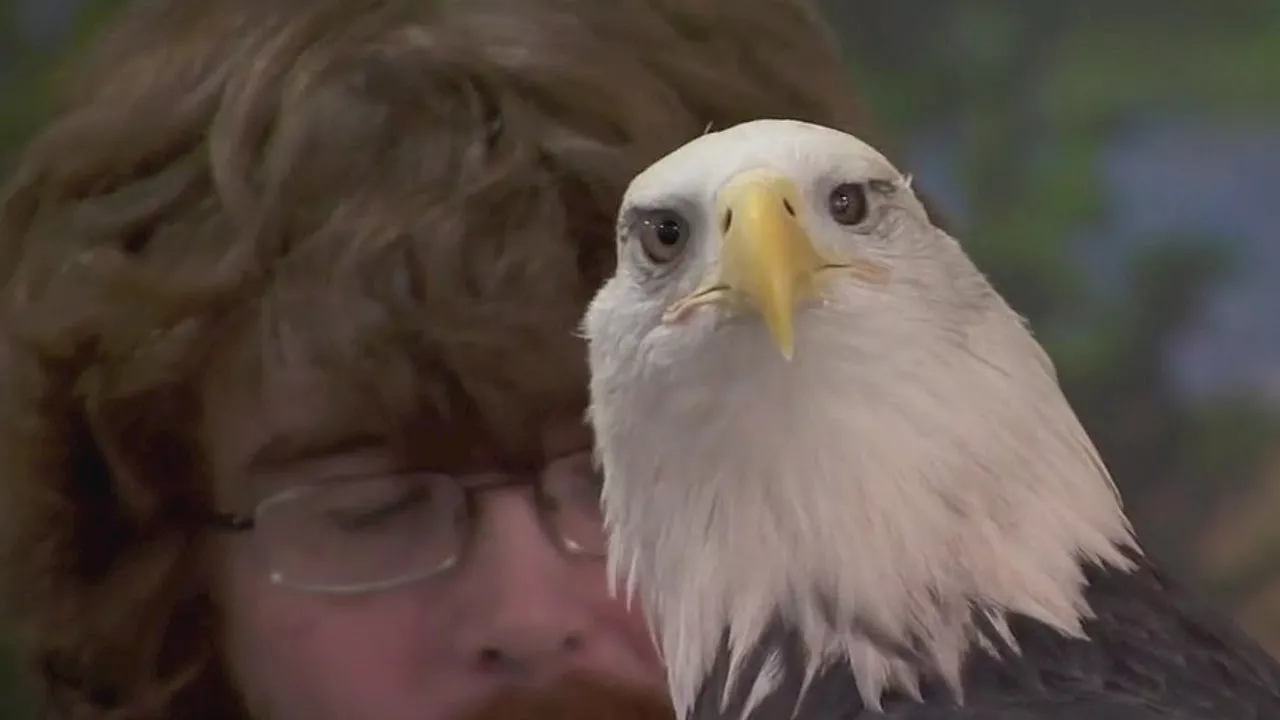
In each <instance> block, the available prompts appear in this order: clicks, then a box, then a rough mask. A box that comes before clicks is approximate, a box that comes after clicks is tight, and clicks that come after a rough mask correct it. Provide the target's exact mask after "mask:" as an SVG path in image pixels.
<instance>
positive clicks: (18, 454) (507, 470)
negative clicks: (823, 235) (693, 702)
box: [0, 0, 865, 720]
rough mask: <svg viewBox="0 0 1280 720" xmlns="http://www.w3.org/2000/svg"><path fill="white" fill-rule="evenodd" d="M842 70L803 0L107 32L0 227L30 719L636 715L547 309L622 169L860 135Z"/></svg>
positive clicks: (0, 452)
mask: <svg viewBox="0 0 1280 720" xmlns="http://www.w3.org/2000/svg"><path fill="white" fill-rule="evenodd" d="M840 66H841V62H840V60H839V58H838V56H837V53H836V51H835V50H834V47H833V43H832V41H831V39H830V38H829V37H828V34H827V33H826V32H825V31H824V29H823V26H822V23H821V21H820V20H819V18H818V17H817V16H816V14H815V12H814V11H813V9H812V8H810V7H809V6H808V5H805V4H803V2H802V0H733V1H732V2H729V1H728V0H723V1H721V2H711V1H709V0H702V1H697V2H691V1H690V0H610V1H609V2H601V1H600V0H519V1H517V0H466V1H465V2H445V1H443V0H416V1H415V0H364V1H361V2H353V1H352V0H305V1H303V0H299V1H293V0H205V2H199V3H192V2H187V1H186V0H172V1H171V2H163V3H158V4H155V3H153V4H148V5H143V6H139V7H138V8H136V9H135V10H134V11H133V12H131V13H130V14H128V15H127V16H126V17H125V18H124V19H123V20H121V21H120V23H119V24H118V25H117V26H116V27H114V28H113V29H112V31H111V32H110V33H108V34H107V35H106V36H105V38H104V39H103V40H102V42H101V44H100V46H99V47H98V48H97V49H96V51H95V52H94V53H92V54H91V55H90V56H89V57H88V59H87V62H86V63H85V64H84V66H83V71H82V73H81V75H80V76H79V77H78V80H79V83H78V86H77V87H76V88H74V89H73V92H72V94H71V95H70V97H69V98H68V101H67V102H66V104H65V107H64V108H63V110H62V112H61V113H60V114H59V116H58V117H57V118H56V119H55V120H54V121H53V122H52V123H51V124H50V125H49V126H48V127H47V128H46V130H45V131H44V132H43V133H42V134H41V135H40V136H39V137H37V138H36V139H35V140H34V142H33V143H32V144H31V145H30V147H29V148H28V150H27V152H26V153H25V156H24V158H23V160H22V164H21V165H20V167H19V168H18V170H17V172H16V174H15V176H14V178H13V179H12V181H11V183H10V185H9V189H8V191H7V195H6V196H5V197H4V200H3V206H2V211H0V280H2V281H3V283H4V294H3V306H2V307H0V312H2V313H3V315H2V316H0V333H2V334H0V459H2V460H0V462H2V463H3V465H2V466H0V483H2V485H0V487H2V488H3V495H2V496H0V508H3V509H4V510H3V512H4V513H5V514H6V515H5V517H4V518H3V523H2V526H3V530H4V533H5V535H4V541H5V548H6V549H7V555H6V557H4V559H3V570H4V572H5V573H6V574H7V577H6V578H4V580H5V582H3V583H2V585H3V587H5V588H7V589H8V590H9V591H10V600H11V601H12V603H11V604H12V605H13V608H14V610H15V618H14V619H13V625H14V626H15V627H18V628H20V629H22V630H23V635H22V637H21V640H22V643H23V648H24V649H25V658H26V659H27V660H28V661H29V666H30V667H31V668H32V669H33V670H34V671H35V672H36V674H37V678H38V688H39V690H40V691H41V692H40V697H41V699H42V700H43V701H44V704H45V706H46V710H47V712H46V715H45V716H46V717H49V718H54V719H55V720H60V719H63V718H87V719H98V718H107V717H110V718H115V719H119V720H126V719H129V718H159V719H164V720H168V719H176V718H181V719H182V720H199V719H200V718H219V719H225V718H233V719H234V718H242V717H255V718H271V720H302V719H306V720H352V719H355V718H358V719H360V720H410V719H412V720H423V719H424V718H425V719H427V720H435V719H447V718H455V717H460V716H464V715H465V714H466V713H468V712H471V711H472V710H476V709H477V708H480V707H481V706H482V705H485V706H486V709H485V710H483V712H484V713H486V715H485V716H486V717H493V716H495V713H497V714H498V715H501V714H502V713H503V712H506V711H502V710H501V708H503V707H510V708H519V707H527V706H529V705H528V703H526V702H525V700H521V699H519V698H517V699H516V700H512V701H511V702H510V703H508V704H507V705H504V704H503V702H502V701H501V696H502V695H503V694H504V693H505V692H506V691H513V692H516V693H517V695H519V696H520V697H521V698H524V697H525V696H526V695H528V694H529V693H530V692H533V691H537V690H538V689H539V688H543V689H549V688H552V687H553V686H554V685H555V684H556V683H557V682H558V681H560V680H561V679H563V678H567V677H570V676H574V677H578V676H587V677H596V678H600V679H607V680H608V685H609V687H614V686H617V687H621V688H627V689H628V690H627V691H626V692H634V693H645V692H647V693H649V694H650V695H649V696H653V694H654V693H662V692H663V676H662V673H661V671H660V668H659V663H658V660H657V658H656V656H655V654H654V652H653V650H652V644H651V642H650V638H649V634H648V631H647V630H646V629H645V628H644V627H643V624H642V622H641V620H640V615H639V613H638V612H637V611H635V610H633V609H629V608H627V607H626V606H625V605H624V604H623V603H621V602H620V601H616V600H613V599H611V597H610V595H609V593H608V591H607V587H606V582H605V575H604V568H603V566H602V563H601V561H600V555H601V552H602V550H603V547H604V545H603V529H602V526H601V518H600V515H599V510H598V497H597V478H596V477H595V476H594V473H593V470H592V463H591V461H590V458H589V449H590V437H589V436H588V434H587V433H586V431H585V429H584V426H583V423H582V413H583V409H584V401H585V383H586V377H585V369H584V350H583V347H582V345H581V342H580V340H579V338H578V337H577V335H576V327H577V323H578V320H579V318H580V317H581V314H582V311H583V307H584V303H585V302H586V300H587V299H588V298H589V297H590V295H591V294H592V292H593V291H594V290H595V289H596V287H597V285H598V284H599V283H600V282H601V279H602V277H603V276H604V274H605V273H606V272H607V270H608V268H610V267H611V266H612V258H611V253H612V223H613V213H614V211H615V209H616V205H617V202H618V200H619V197H620V195H621V192H622V190H623V188H624V186H625V183H626V182H627V181H628V180H629V179H630V177H631V176H632V175H633V174H634V173H635V172H637V171H638V170H640V169H641V168H642V167H644V166H645V165H647V164H648V163H649V162H651V161H652V160H654V159H655V158H657V157H659V156H660V155H662V154H663V153H665V152H667V151H669V150H670V149H672V148H674V147H676V146H677V145H679V144H680V143H682V142H684V141H686V140H688V139H689V138H691V137H694V136H696V135H697V134H699V133H701V132H703V131H705V129H706V128H708V127H718V126H726V125H729V124H733V123H737V122H740V121H743V120H746V119H750V118H754V117H761V116H780V115H785V116H791V117H799V118H804V119H807V120H811V121H814V122H820V123H823V124H828V125H833V126H836V127H841V128H844V129H848V130H851V131H858V132H862V133H863V134H864V135H865V129H864V128H860V127H858V126H857V125H858V116H859V115H858V108H857V107H856V105H855V103H854V102H853V101H852V99H851V97H850V95H849V94H848V91H847V90H846V88H845V87H844V81H845V79H844V77H843V76H842V73H841V71H840ZM673 450H676V449H673ZM548 691H549V690H548ZM558 692H560V694H559V695H556V696H555V697H557V698H561V697H575V694H574V692H565V691H563V689H562V690H561V691H558ZM575 692H576V691H575ZM522 693H523V694H522ZM586 694H587V695H590V694H591V693H586ZM598 694H599V693H597V695H598ZM530 702H533V701H530ZM556 702H559V701H558V700H557V701H548V702H546V703H542V704H541V705H538V703H537V702H533V705H534V706H537V707H542V708H554V707H558V706H557V705H556V704H555V703H556ZM593 702H596V703H597V706H599V703H600V702H601V701H600V700H599V698H598V697H597V698H596V699H595V700H593ZM522 703H523V705H522ZM511 712H518V711H517V710H512V711H511ZM593 712H594V711H589V712H587V715H590V716H592V717H605V716H608V714H607V713H603V712H601V713H596V714H593ZM507 714H510V713H507ZM619 716H620V717H622V716H627V715H623V714H619ZM631 716H638V715H631Z"/></svg>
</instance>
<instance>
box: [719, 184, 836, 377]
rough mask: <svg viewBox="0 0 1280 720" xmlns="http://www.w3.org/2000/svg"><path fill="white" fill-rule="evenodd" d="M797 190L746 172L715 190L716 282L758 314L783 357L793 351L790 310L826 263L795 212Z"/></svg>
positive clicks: (792, 311)
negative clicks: (718, 259) (718, 240)
mask: <svg viewBox="0 0 1280 720" xmlns="http://www.w3.org/2000/svg"><path fill="white" fill-rule="evenodd" d="M799 197H800V193H799V191H798V189H797V188H796V186H795V183H793V182H792V181H791V180H790V179H788V178H785V177H781V176H778V175H774V174H771V173H770V174H766V173H759V172H756V173H748V174H744V175H742V176H740V177H738V178H735V179H733V180H731V181H730V182H729V184H728V185H726V186H725V187H724V189H723V190H721V192H720V196H719V198H718V202H717V208H716V211H717V212H716V216H717V217H718V218H719V219H720V230H721V233H722V234H723V241H724V244H723V250H722V255H721V265H720V280H721V282H722V283H724V285H726V286H728V287H729V288H730V289H731V290H734V291H736V292H737V293H738V294H740V296H741V297H742V298H744V299H745V300H746V301H747V303H748V304H750V305H751V306H752V307H754V308H755V309H756V311H757V312H759V313H760V316H761V319H762V320H763V321H764V324H765V326H766V327H767V328H768V329H769V332H770V334H771V335H773V340H774V342H775V343H776V344H777V346H778V349H779V350H780V351H781V352H782V356H783V357H784V358H786V359H787V360H790V359H791V358H792V356H793V355H794V353H795V311H796V308H797V306H798V305H799V304H800V303H801V302H802V301H803V300H805V299H807V298H808V297H810V296H811V295H812V293H813V291H814V279H815V276H816V275H817V274H818V271H819V270H821V269H822V268H823V267H824V266H826V265H827V264H828V263H826V262H825V261H824V260H823V258H822V257H821V256H820V255H819V253H818V251H817V249H816V248H815V247H814V245H813V239H812V238H811V237H810V235H809V232H808V230H807V229H806V228H805V226H804V223H803V222H802V221H801V220H800V218H799V217H798V215H797V212H796V208H797V207H799V204H798V203H799Z"/></svg>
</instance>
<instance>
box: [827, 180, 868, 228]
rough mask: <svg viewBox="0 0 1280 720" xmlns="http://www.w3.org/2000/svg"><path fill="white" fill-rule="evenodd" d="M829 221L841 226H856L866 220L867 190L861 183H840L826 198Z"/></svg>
mask: <svg viewBox="0 0 1280 720" xmlns="http://www.w3.org/2000/svg"><path fill="white" fill-rule="evenodd" d="M827 211H828V212H830V213H831V219H833V220H835V221H836V222H837V223H840V224H841V225H857V224H859V223H861V222H862V221H863V220H866V219H867V213H868V204H867V188H866V186H865V185H863V184H862V183H840V184H839V185H837V186H836V187H835V189H834V190H832V191H831V195H829V196H828V197H827Z"/></svg>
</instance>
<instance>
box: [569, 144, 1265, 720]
mask: <svg viewBox="0 0 1280 720" xmlns="http://www.w3.org/2000/svg"><path fill="white" fill-rule="evenodd" d="M617 249H618V263H617V269H616V272H615V274H614V275H613V276H612V277H611V278H610V279H609V280H608V281H607V282H606V283H605V284H604V285H603V287H602V288H601V289H600V290H599V292H598V294H597V295H596V297H595V298H594V299H593V301H592V302H591V304H590V306H589V308H588V310H587V313H586V316H585V318H584V321H583V332H584V335H585V337H586V339H587V341H588V346H589V362H590V370H591V381H590V400H591V402H590V410H589V418H590V421H591V423H592V425H593V427H594V430H595V433H596V442H597V454H598V457H599V461H600V463H601V465H602V467H603V471H604V476H605V479H604V486H603V505H604V510H605V515H606V519H607V523H608V527H609V532H610V538H611V548H610V549H611V552H610V573H611V577H612V578H613V579H614V583H615V585H614V587H615V590H619V588H618V585H619V584H625V588H622V589H621V590H625V592H626V593H628V595H629V596H630V595H632V594H638V596H639V599H640V600H641V601H642V602H643V607H644V609H645V611H646V612H647V613H648V615H649V620H650V623H651V626H652V628H653V631H654V634H655V640H656V642H657V643H658V646H659V648H660V650H661V652H662V654H663V657H664V659H665V662H666V664H667V669H668V681H669V689H670V693H671V696H672V700H673V702H674V704H675V707H676V709H677V712H678V714H679V716H680V717H681V718H698V719H700V720H701V719H708V718H734V719H735V720H736V719H738V718H753V719H759V720H775V719H776V720H789V719H790V718H793V717H794V718H814V719H816V718H823V719H827V718H877V717H889V718H912V719H923V718H938V719H943V718H948V719H950V718H975V719H976V718H984V719H999V720H1015V719H1021V720H1033V719H1034V720H1044V719H1046V718H1054V719H1059V718H1061V719H1064V720H1065V719H1066V718H1072V719H1079V720H1086V719H1099V718H1103V719H1105V718H1111V719H1114V720H1137V719H1144V718H1150V719H1154V718H1186V719H1188V720H1189V719H1192V718H1195V719H1197V720H1201V719H1202V720H1244V719H1245V718H1280V667H1278V666H1277V663H1276V661H1275V660H1274V659H1272V658H1271V657H1269V656H1268V655H1267V654H1266V653H1265V652H1264V651H1263V650H1262V649H1261V648H1260V647H1259V646H1258V645H1257V644H1255V643H1254V642H1253V641H1252V640H1250V639H1249V638H1248V637H1246V636H1245V635H1244V634H1243V633H1242V632H1240V631H1239V630H1238V629H1237V628H1236V627H1235V626H1234V625H1233V624H1232V623H1231V622H1230V621H1229V620H1227V619H1226V618H1225V617H1223V616H1221V615H1219V614H1218V613H1216V612H1215V611H1214V610H1212V609H1210V608H1209V607H1206V606H1205V605H1203V604H1201V603H1200V602H1199V601H1198V600H1197V599H1195V597H1194V595H1193V594H1192V593H1190V592H1189V591H1187V590H1185V589H1184V588H1183V587H1181V586H1180V585H1178V584H1177V583H1175V582H1174V581H1173V580H1171V579H1170V578H1169V576H1168V574H1167V573H1166V572H1164V571H1163V570H1161V569H1160V568H1159V567H1157V565H1156V563H1155V562H1153V560H1152V559H1151V558H1150V557H1149V555H1147V554H1146V553H1145V552H1144V551H1143V549H1142V547H1141V544H1140V543H1139V541H1138V540H1137V539H1136V538H1135V535H1134V532H1133V530H1132V528H1131V525H1130V523H1129V521H1128V520H1127V518H1126V516H1125V514H1124V511H1123V510H1122V506H1121V501H1120V498H1119V496H1118V493H1117V491H1116V488H1115V486H1114V485H1113V483H1112V480H1111V478H1110V476H1109V474H1108V471H1107V469H1106V467H1105V466H1104V465H1103V462H1102V460H1101V459H1100V458H1099V456H1098V453H1097V451H1096V450H1095V449H1094V445H1093V443H1092V442H1091V441H1090V439H1089V437H1088V436H1087V435H1086V433H1085V431H1084V429H1083V428H1082V427H1081V425H1080V423H1079V421H1078V420H1077V418H1076V416H1075V414H1074V413H1073V411H1072V409H1071V408H1070V406H1069V405H1068V403H1067V401H1066V399H1065V398H1064V396H1063V394H1062V392H1061V390H1060V388H1059V384H1058V381H1057V376H1056V371H1055V369H1054V367H1053V365H1052V364H1051V362H1050V360H1049V358H1048V357H1047V355H1046V354H1045V352H1044V351H1043V350H1042V348H1041V347H1040V346H1039V344H1038V343H1037V342H1036V340H1035V339H1034V338H1033V336H1032V334H1031V332H1029V330H1028V328H1027V327H1026V325H1025V323H1024V322H1023V320H1022V319H1021V318H1020V317H1019V316H1018V315H1017V314H1015V313H1014V312H1013V311H1012V310H1011V309H1010V307H1009V306H1008V305H1007V304H1006V303H1005V301H1004V300H1003V299H1002V298H1001V297H1000V296H999V295H998V294H997V293H996V291H995V290H994V289H993V288H992V287H991V285H990V284H989V283H988V281H987V280H986V279H985V278H984V276H983V275H982V273H981V272H980V271H979V270H978V269H977V268H976V267H975V266H974V264H973V263H972V262H971V260H970V259H969V258H968V257H967V256H966V254H965V252H964V251H963V249H962V248H961V246H960V245H959V243H957V242H956V240H954V239H953V238H951V237H949V236H948V235H947V234H946V233H944V232H943V231H941V230H940V229H938V228H937V227H935V226H934V225H933V224H931V222H930V219H929V217H928V215H927V213H926V212H925V210H924V208H923V207H922V205H921V203H920V201H919V200H918V198H917V197H916V195H915V194H914V192H913V190H912V187H911V182H910V178H909V177H908V176H905V175H904V174H903V173H901V172H900V171H899V170H897V169H896V168H895V167H894V166H893V165H892V164H891V163H890V162H889V161H888V160H887V159H886V158H885V157H884V156H883V155H882V154H881V153H879V152H878V151H876V150H875V149H873V148H872V147H870V146H868V145H867V144H865V143H864V142H862V141H860V140H858V139H857V138H854V137H851V136H849V135H846V134H843V133H841V132H838V131H836V130H833V129H830V128H825V127H821V126H815V125H811V124H806V123H802V122H796V121H789V120H761V121H755V122H750V123H745V124H742V125H737V126H734V127H731V128H728V129H725V130H722V131H720V132H714V133H710V134H706V135H704V136H702V137H699V138H697V139H695V140H693V141H691V142H689V143H688V144H686V145H685V146H683V147H681V148H679V149H677V150H676V151H675V152H673V153H671V154H670V155H668V156H666V157H664V158H662V159H660V160H659V161H658V162H656V163H655V164H653V165H652V166H650V167H649V168H647V169H646V170H645V171H644V172H642V173H641V174H640V175H638V176H637V177H636V178H635V179H634V180H633V181H632V183H631V184H630V186H629V187H628V189H627V191H626V193H625V196H624V200H623V203H622V207H621V209H620V211H619V217H618V234H617ZM621 590H619V591H621Z"/></svg>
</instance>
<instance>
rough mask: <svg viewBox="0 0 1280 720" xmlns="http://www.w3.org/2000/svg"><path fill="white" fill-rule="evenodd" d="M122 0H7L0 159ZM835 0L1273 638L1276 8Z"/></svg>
mask: <svg viewBox="0 0 1280 720" xmlns="http://www.w3.org/2000/svg"><path fill="white" fill-rule="evenodd" d="M192 2H199V0H192ZM120 4H121V2H120V0H0V172H2V171H3V170H4V169H5V167H6V165H7V163H8V162H10V161H11V159H12V157H13V153H14V152H15V151H16V149H17V148H18V147H20V146H21V143H22V142H23V140H24V138H25V137H27V135H28V134H29V133H30V132H31V131H32V129H33V128H35V127H36V126H38V125H39V123H40V122H41V120H42V118H44V117H45V116H46V113H47V112H48V110H49V108H48V95H49V93H48V91H49V88H50V83H51V78H52V75H53V70H54V68H55V66H56V63H57V62H58V61H60V60H61V59H63V58H64V57H65V56H66V55H67V54H68V53H73V52H74V51H75V50H76V49H77V48H79V47H82V46H83V43H84V42H85V40H86V39H87V38H89V37H91V36H92V34H93V32H94V29H95V28H96V27H99V26H100V25H101V24H102V23H103V21H104V20H106V19H108V18H109V17H110V16H111V14H112V13H113V12H114V11H115V8H117V7H118V6H119V5H120ZM824 6H825V7H824V9H825V10H826V11H827V13H828V16H829V17H830V19H831V22H832V23H833V25H835V27H836V28H837V29H838V31H839V33H840V35H841V37H842V38H843V40H844V42H845V45H846V47H847V52H848V60H849V63H850V68H851V69H850V72H851V77H852V81H853V82H854V83H855V84H856V85H857V86H858V87H859V88H860V90H861V92H862V93H863V97H864V99H865V102H866V106H867V108H868V110H869V111H870V112H871V114H872V115H873V117H875V118H876V119H877V121H878V124H879V126H880V128H881V130H882V135H881V137H880V140H881V141H883V142H887V143H888V144H889V145H890V146H891V147H892V148H893V153H894V154H895V155H896V157H897V158H898V159H899V160H900V161H901V162H900V164H901V165H903V166H904V167H905V168H906V169H908V170H910V171H911V172H913V173H914V174H915V176H916V180H917V187H918V188H923V189H924V190H925V191H926V192H927V193H930V194H931V195H932V196H933V198H934V199H935V200H936V201H937V204H938V206H939V209H940V211H941V212H942V214H944V215H945V216H946V218H947V221H948V222H949V223H950V224H951V225H952V227H953V228H954V229H955V230H956V234H958V235H959V236H960V237H961V238H963V240H964V242H965V244H966V245H967V246H968V248H969V251H970V252H971V253H972V254H973V256H974V257H975V259H976V261H977V262H978V264H979V266H981V267H982V268H984V269H985V270H986V271H987V272H988V273H989V274H990V276H991V278H992V280H993V281H994V282H995V283H996V285H997V286H998V287H999V289H1000V290H1001V291H1002V292H1003V293H1004V294H1005V296H1006V297H1007V298H1008V299H1009V301H1010V302H1011V303H1012V305H1013V306H1014V307H1015V308H1016V309H1018V310H1019V311H1020V312H1021V313H1023V314H1024V315H1026V316H1027V317H1028V318H1029V319H1030V321H1031V323H1032V325H1033V326H1034V328H1035V329H1036V331H1037V333H1038V335H1039V337H1040V338H1041V340H1042V341H1043V342H1044V343H1045V345H1046V346H1047V347H1048V348H1049V350H1050V352H1051V354H1052V355H1053V357H1054V359H1055V360H1056V362H1057V363H1058V367H1059V371H1060V373H1061V376H1062V380H1063V383H1064V385H1065V386H1066V388H1067V392H1068V395H1069V396H1070V398H1071V400H1072V401H1073V403H1074V404H1075V406H1076V408H1077V410H1078V411H1079V412H1080V414H1081V416H1082V418H1083V421H1084V423H1085V425H1086V426H1087V427H1088V429H1089V430H1090V432H1091V433H1092V434H1093V436H1094V438H1095V439H1096V440H1097V442H1098V444H1099V446H1100V447H1101V449H1102V452H1103V454H1104V456H1105V457H1106V459H1107V462H1108V463H1109V465H1110V466H1111V468H1112V469H1113V472H1114V474H1115V475H1116V478H1117V481H1118V482H1119V483H1120V485H1121V489H1122V491H1123V493H1124V495H1125V498H1126V502H1127V506H1128V508H1129V511H1130V514H1131V516H1132V518H1133V520H1134V522H1135V524H1136V525H1137V526H1138V529H1139V532H1140V533H1142V535H1143V536H1144V537H1145V539H1146V542H1147V545H1148V546H1149V547H1150V549H1151V550H1152V551H1153V552H1154V554H1156V555H1157V556H1159V557H1160V558H1161V559H1162V560H1163V561H1164V562H1166V563H1168V564H1170V565H1172V566H1173V567H1175V568H1176V569H1177V570H1178V571H1180V572H1182V573H1183V574H1184V575H1185V576H1187V577H1188V578H1189V579H1191V580H1193V581H1195V582H1198V583H1199V584H1201V585H1202V586H1203V587H1204V588H1206V589H1207V590H1208V591H1209V592H1211V593H1212V594H1214V595H1215V596H1216V598H1218V599H1219V601H1220V602H1221V603H1223V604H1225V605H1226V606H1227V607H1229V608H1230V609H1231V611H1232V612H1233V613H1234V614H1235V615H1236V617H1238V618H1239V620H1240V621H1241V622H1242V623H1243V624H1244V625H1245V626H1246V627H1247V628H1248V629H1249V630H1250V631H1251V632H1252V633H1253V634H1254V635H1255V636H1256V637H1258V638H1260V639H1262V640H1263V641H1264V642H1265V643H1266V644H1267V645H1268V646H1269V647H1270V649H1271V650H1272V651H1273V652H1275V653H1278V654H1280V522H1277V521H1278V520H1280V320H1278V319H1277V318H1278V317H1280V284H1277V283H1276V280H1277V279H1280V238H1278V235H1280V231H1278V230H1277V229H1278V228H1280V2H1276V0H1219V1H1218V2H1213V3H1210V2H1206V1H1205V0H1126V2H1123V3H1117V2H1103V1H1102V0H1073V2H1071V3H1065V2H1061V1H1060V0H964V1H961V0H892V1H890V2H885V1H884V0H827V1H826V2H825V3H824ZM3 636H4V632H3V629H0V717H2V718H16V717H21V697H20V695H19V694H18V693H17V691H16V689H14V687H13V685H12V680H11V677H12V673H11V672H10V671H9V668H7V667H6V666H5V663H4V661H3V657H4V654H3V648H4V642H3V639H2V638H3Z"/></svg>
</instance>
